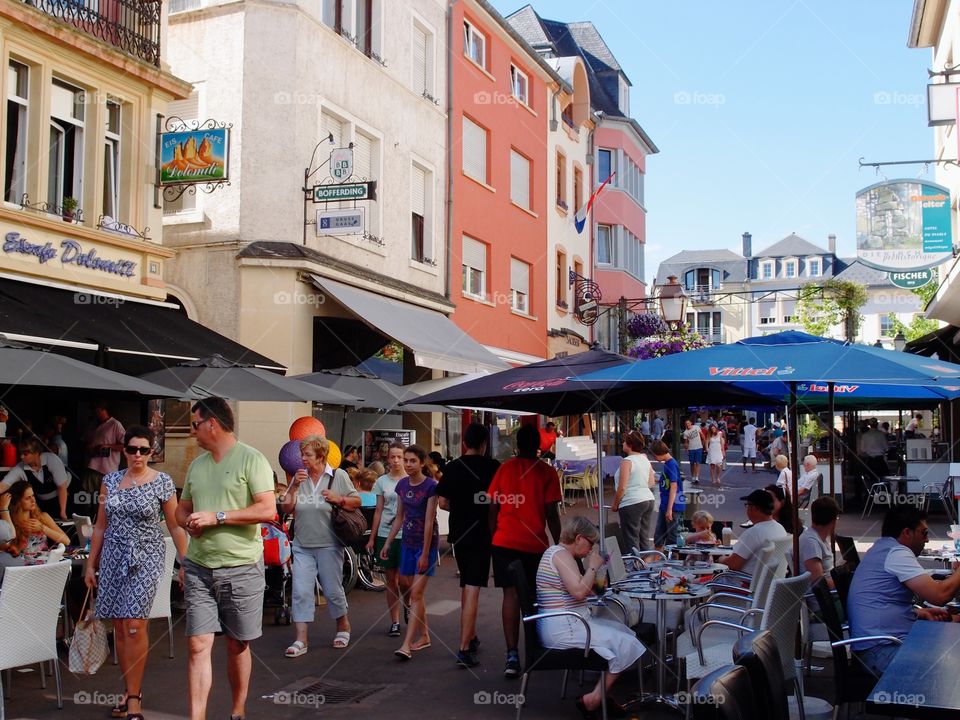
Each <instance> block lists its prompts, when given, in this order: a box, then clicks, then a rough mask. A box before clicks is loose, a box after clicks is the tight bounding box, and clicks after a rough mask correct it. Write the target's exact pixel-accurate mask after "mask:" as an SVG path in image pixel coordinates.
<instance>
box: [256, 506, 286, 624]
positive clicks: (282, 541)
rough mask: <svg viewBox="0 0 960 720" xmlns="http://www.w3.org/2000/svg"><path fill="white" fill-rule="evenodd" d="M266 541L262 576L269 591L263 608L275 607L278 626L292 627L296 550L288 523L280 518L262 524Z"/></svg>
mask: <svg viewBox="0 0 960 720" xmlns="http://www.w3.org/2000/svg"><path fill="white" fill-rule="evenodd" d="M260 535H261V537H262V538H263V575H264V580H265V582H266V588H265V590H264V593H263V607H264V608H274V611H273V621H274V623H275V624H277V625H280V624H281V623H282V624H283V625H289V624H290V603H289V602H288V600H287V598H288V597H289V596H290V574H291V567H292V565H293V551H292V549H291V547H290V534H289V529H288V527H287V523H286V520H285V519H284V518H282V516H280V515H277V517H276V518H274V520H273V521H272V522H268V523H261V524H260Z"/></svg>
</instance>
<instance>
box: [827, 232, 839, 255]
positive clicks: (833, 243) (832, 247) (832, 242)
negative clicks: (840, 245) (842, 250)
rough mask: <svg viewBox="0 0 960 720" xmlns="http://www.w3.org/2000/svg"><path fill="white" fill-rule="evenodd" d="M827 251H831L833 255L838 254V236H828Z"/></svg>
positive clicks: (831, 234)
mask: <svg viewBox="0 0 960 720" xmlns="http://www.w3.org/2000/svg"><path fill="white" fill-rule="evenodd" d="M827 250H829V251H830V254H831V255H836V254H837V236H836V235H834V234H833V233H830V234H829V235H827Z"/></svg>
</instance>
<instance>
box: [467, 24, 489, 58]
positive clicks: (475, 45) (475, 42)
mask: <svg viewBox="0 0 960 720" xmlns="http://www.w3.org/2000/svg"><path fill="white" fill-rule="evenodd" d="M463 54H464V55H466V56H467V57H468V58H470V59H471V60H473V61H474V62H475V63H476V64H477V65H479V66H480V67H482V68H486V67H487V38H486V36H484V34H483V33H482V32H480V31H479V30H477V28H475V27H474V26H473V23H471V22H470V21H469V20H464V21H463Z"/></svg>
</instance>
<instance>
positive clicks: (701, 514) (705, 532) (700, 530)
mask: <svg viewBox="0 0 960 720" xmlns="http://www.w3.org/2000/svg"><path fill="white" fill-rule="evenodd" d="M690 524H691V525H692V526H693V530H694V532H692V533H689V534H688V535H687V536H686V537H685V538H684V539H683V541H684V544H686V545H693V544H694V543H712V544H713V545H716V544H717V536H716V535H714V534H713V515H711V514H710V513H708V512H707V511H706V510H697V512H695V513H694V514H693V515H691V516H690Z"/></svg>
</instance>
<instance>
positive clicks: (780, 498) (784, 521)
mask: <svg viewBox="0 0 960 720" xmlns="http://www.w3.org/2000/svg"><path fill="white" fill-rule="evenodd" d="M780 457H783V456H782V455H781V456H780ZM764 490H766V491H767V492H768V493H770V495H772V496H773V519H774V520H776V521H777V522H778V523H780V524H781V525H782V526H783V529H784V530H786V531H787V532H788V533H791V534H792V533H793V505H792V504H791V503H790V496H789V495H788V494H787V493H785V492H784V491H783V487H781V486H780V485H767V486H766V487H765V488H764Z"/></svg>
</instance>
